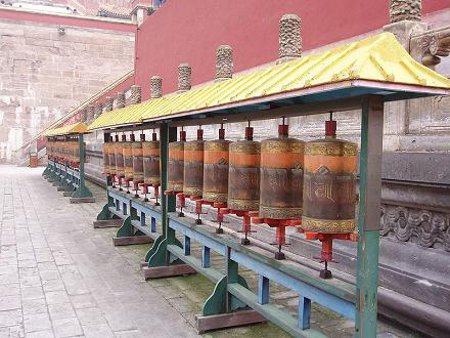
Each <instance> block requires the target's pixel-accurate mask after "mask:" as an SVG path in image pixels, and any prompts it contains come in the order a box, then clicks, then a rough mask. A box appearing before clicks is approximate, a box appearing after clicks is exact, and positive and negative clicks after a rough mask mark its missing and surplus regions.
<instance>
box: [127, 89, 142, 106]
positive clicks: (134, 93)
mask: <svg viewBox="0 0 450 338" xmlns="http://www.w3.org/2000/svg"><path fill="white" fill-rule="evenodd" d="M138 103H141V86H137V85H132V86H131V88H130V97H129V98H128V102H127V106H128V105H130V104H138Z"/></svg>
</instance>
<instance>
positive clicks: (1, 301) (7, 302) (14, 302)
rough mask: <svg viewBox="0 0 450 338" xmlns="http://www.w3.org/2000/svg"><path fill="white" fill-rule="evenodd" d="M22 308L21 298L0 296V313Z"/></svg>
mask: <svg viewBox="0 0 450 338" xmlns="http://www.w3.org/2000/svg"><path fill="white" fill-rule="evenodd" d="M21 307H22V302H21V297H20V296H19V295H15V296H5V297H3V296H0V311H4V310H14V309H20V308H21Z"/></svg>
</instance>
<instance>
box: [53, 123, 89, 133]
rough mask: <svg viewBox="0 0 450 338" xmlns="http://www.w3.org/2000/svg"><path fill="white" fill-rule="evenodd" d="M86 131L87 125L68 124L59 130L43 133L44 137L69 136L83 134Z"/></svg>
mask: <svg viewBox="0 0 450 338" xmlns="http://www.w3.org/2000/svg"><path fill="white" fill-rule="evenodd" d="M87 130H88V128H87V125H86V124H84V123H83V122H77V123H74V124H69V125H66V126H62V127H59V128H54V129H50V130H48V131H47V132H46V133H45V136H63V135H70V134H84V133H86V132H87Z"/></svg>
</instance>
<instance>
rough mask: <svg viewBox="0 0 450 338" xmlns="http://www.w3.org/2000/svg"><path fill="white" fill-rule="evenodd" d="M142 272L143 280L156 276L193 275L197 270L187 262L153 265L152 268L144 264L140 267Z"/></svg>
mask: <svg viewBox="0 0 450 338" xmlns="http://www.w3.org/2000/svg"><path fill="white" fill-rule="evenodd" d="M142 272H143V274H144V279H145V280H147V279H156V278H165V277H176V276H185V275H193V274H195V273H197V271H196V270H195V269H194V268H192V267H191V266H190V265H188V264H177V265H169V266H158V267H154V268H150V267H148V266H146V267H144V268H142Z"/></svg>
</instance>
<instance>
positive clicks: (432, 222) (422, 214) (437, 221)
mask: <svg viewBox="0 0 450 338" xmlns="http://www.w3.org/2000/svg"><path fill="white" fill-rule="evenodd" d="M449 223H450V214H445V213H440V212H434V211H430V210H420V209H413V208H405V207H399V206H394V205H383V206H382V208H381V231H380V234H381V235H382V236H394V237H395V238H396V239H397V240H399V241H401V242H413V243H416V244H417V245H420V246H423V247H426V248H439V249H443V250H445V251H450V225H449Z"/></svg>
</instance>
